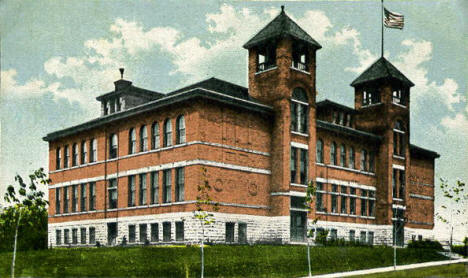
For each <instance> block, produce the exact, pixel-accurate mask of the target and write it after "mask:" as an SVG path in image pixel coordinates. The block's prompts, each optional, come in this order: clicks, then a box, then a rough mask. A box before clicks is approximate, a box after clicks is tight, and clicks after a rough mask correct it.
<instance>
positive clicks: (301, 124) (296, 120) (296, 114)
mask: <svg viewBox="0 0 468 278" xmlns="http://www.w3.org/2000/svg"><path fill="white" fill-rule="evenodd" d="M308 108H309V105H308V98H307V93H306V91H305V90H304V89H302V88H295V89H294V90H293V93H292V97H291V131H296V132H301V133H307V122H308V121H307V118H308V115H309V113H308Z"/></svg>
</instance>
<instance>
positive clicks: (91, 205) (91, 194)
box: [89, 182, 96, 210]
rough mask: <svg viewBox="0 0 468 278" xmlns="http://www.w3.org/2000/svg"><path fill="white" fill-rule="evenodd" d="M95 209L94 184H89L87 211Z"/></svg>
mask: <svg viewBox="0 0 468 278" xmlns="http://www.w3.org/2000/svg"><path fill="white" fill-rule="evenodd" d="M95 209H96V183H95V182H90V183H89V210H95Z"/></svg>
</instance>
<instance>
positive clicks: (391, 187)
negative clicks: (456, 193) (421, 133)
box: [351, 57, 414, 243]
mask: <svg viewBox="0 0 468 278" xmlns="http://www.w3.org/2000/svg"><path fill="white" fill-rule="evenodd" d="M351 86H353V87H354V89H355V91H354V101H355V109H356V110H357V111H358V115H357V119H356V128H357V129H361V130H366V131H369V132H371V133H374V134H377V135H380V136H381V137H382V143H381V144H380V149H379V151H378V154H377V161H378V163H377V169H376V174H377V175H376V176H377V195H378V198H377V200H378V203H377V206H376V213H377V217H376V218H377V219H379V221H380V222H381V223H377V224H386V225H390V224H393V225H394V227H398V229H397V233H396V240H397V243H399V242H403V239H402V238H403V237H404V235H403V232H404V229H403V228H402V227H404V219H405V214H406V213H405V210H406V203H407V202H406V200H407V199H408V197H409V192H408V190H406V188H407V185H408V181H409V175H408V174H407V173H408V172H409V167H410V144H409V142H410V141H409V139H410V98H409V93H410V88H411V87H412V86H414V84H413V83H412V82H411V81H410V80H409V79H408V78H407V77H406V76H404V75H403V73H401V72H400V71H399V70H398V69H397V68H396V67H395V66H394V65H392V64H391V63H390V62H389V61H387V60H386V59H385V58H384V57H381V58H379V59H378V60H377V61H376V62H375V63H374V64H372V65H371V66H370V67H369V68H368V69H367V70H365V71H364V72H363V73H362V74H361V75H360V76H359V77H358V78H356V79H355V80H354V81H353V82H352V83H351ZM395 225H396V226H395ZM398 232H400V234H398Z"/></svg>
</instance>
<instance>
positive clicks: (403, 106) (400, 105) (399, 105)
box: [392, 101, 407, 109]
mask: <svg viewBox="0 0 468 278" xmlns="http://www.w3.org/2000/svg"><path fill="white" fill-rule="evenodd" d="M392 104H393V105H396V106H398V107H401V108H405V109H406V108H407V107H406V105H403V104H399V103H396V102H393V101H392Z"/></svg>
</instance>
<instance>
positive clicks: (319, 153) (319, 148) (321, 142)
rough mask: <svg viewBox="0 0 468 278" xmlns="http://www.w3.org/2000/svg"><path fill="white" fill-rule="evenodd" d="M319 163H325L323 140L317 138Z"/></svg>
mask: <svg viewBox="0 0 468 278" xmlns="http://www.w3.org/2000/svg"><path fill="white" fill-rule="evenodd" d="M317 163H323V141H322V139H319V140H317Z"/></svg>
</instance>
